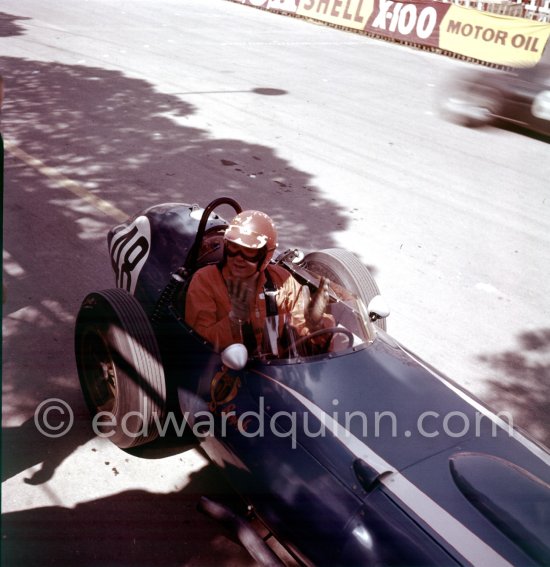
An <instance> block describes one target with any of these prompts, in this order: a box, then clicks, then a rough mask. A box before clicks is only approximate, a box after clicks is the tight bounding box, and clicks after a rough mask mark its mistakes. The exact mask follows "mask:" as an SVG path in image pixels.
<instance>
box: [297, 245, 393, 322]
mask: <svg viewBox="0 0 550 567" xmlns="http://www.w3.org/2000/svg"><path fill="white" fill-rule="evenodd" d="M300 265H301V266H303V267H304V268H306V269H308V270H309V271H311V272H314V273H316V274H318V275H319V276H325V277H327V278H328V279H329V280H330V281H331V282H334V283H336V284H338V285H340V286H342V287H344V288H346V289H347V290H349V291H351V292H352V293H354V294H355V295H356V296H357V297H359V299H361V300H362V301H363V303H364V304H365V307H367V306H368V304H369V302H370V300H371V299H372V298H373V297H375V296H376V295H379V294H380V290H379V289H378V285H377V284H376V281H375V280H374V278H373V276H372V274H371V273H370V271H369V269H368V268H367V267H366V266H365V265H364V264H362V263H361V262H360V261H359V259H358V258H357V257H356V256H355V255H353V254H352V253H351V252H349V251H347V250H344V249H342V248H327V249H325V250H319V251H318V252H311V253H310V254H307V255H306V256H305V257H304V259H303V260H302V261H301V262H300ZM376 325H377V326H378V327H380V328H381V329H383V330H384V331H385V330H386V320H385V319H379V320H377V321H376Z"/></svg>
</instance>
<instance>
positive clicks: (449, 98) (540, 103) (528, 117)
mask: <svg viewBox="0 0 550 567" xmlns="http://www.w3.org/2000/svg"><path fill="white" fill-rule="evenodd" d="M439 107H440V112H441V114H442V115H443V116H444V117H445V118H447V119H448V120H450V121H452V122H455V123H457V124H461V125H463V126H468V127H480V126H489V125H494V126H498V125H501V124H505V123H507V124H512V125H515V126H519V127H520V128H526V129H528V130H532V131H534V132H537V133H539V134H542V135H543V136H550V48H547V49H546V50H545V52H544V53H543V55H542V57H541V60H540V61H539V62H538V63H537V64H536V65H535V66H534V67H529V68H516V69H512V70H509V71H499V70H495V69H476V70H475V71H470V72H467V73H462V74H460V75H458V76H457V77H454V78H453V79H452V80H451V81H450V83H449V85H448V86H447V88H446V89H445V92H444V93H443V95H442V96H441V97H440V100H439Z"/></svg>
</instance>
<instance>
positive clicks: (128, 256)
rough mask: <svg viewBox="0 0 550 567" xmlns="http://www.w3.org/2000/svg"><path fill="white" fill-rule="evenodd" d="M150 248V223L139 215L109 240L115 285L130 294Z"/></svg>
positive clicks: (133, 289)
mask: <svg viewBox="0 0 550 567" xmlns="http://www.w3.org/2000/svg"><path fill="white" fill-rule="evenodd" d="M150 250H151V225H150V223H149V219H148V218H147V217H146V216H144V215H141V216H139V217H137V218H136V219H135V220H134V222H132V223H131V224H130V225H128V226H127V227H126V228H124V229H122V230H121V231H119V232H117V233H116V234H115V235H114V237H113V239H112V240H111V247H110V250H109V253H110V255H111V262H112V264H113V269H114V271H115V276H116V286H117V287H119V288H122V289H125V290H126V291H129V292H130V293H131V294H133V293H134V291H135V289H136V284H137V281H138V278H139V274H140V272H141V270H142V268H143V266H144V265H145V262H146V261H147V258H148V257H149V251H150Z"/></svg>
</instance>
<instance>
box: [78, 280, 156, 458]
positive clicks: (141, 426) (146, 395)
mask: <svg viewBox="0 0 550 567" xmlns="http://www.w3.org/2000/svg"><path fill="white" fill-rule="evenodd" d="M75 354H76V364H77V368H78V375H79V379H80V385H81V387H82V392H83V394H84V398H85V400H86V403H87V405H88V407H89V409H90V411H91V413H92V415H93V416H94V424H95V426H96V427H97V432H98V433H99V434H100V435H101V436H104V437H108V438H109V439H110V440H111V441H112V442H113V443H114V444H115V445H117V446H118V447H120V448H122V449H128V448H131V447H136V446H138V445H142V444H144V443H148V442H149V441H152V440H153V439H155V438H156V437H158V434H159V429H160V427H161V424H162V423H163V419H164V414H165V412H166V383H165V378H164V370H163V367H162V362H161V357H160V351H159V348H158V345H157V342H156V339H155V336H154V334H153V330H152V328H151V325H150V323H149V320H148V319H147V316H146V314H145V312H144V311H143V309H142V308H141V305H140V304H139V302H138V301H137V300H136V299H135V298H134V297H133V296H132V295H130V294H129V293H127V292H126V291H124V290H122V289H110V290H106V291H101V292H96V293H91V294H89V295H88V296H87V297H86V298H85V299H84V301H83V303H82V306H81V308H80V311H79V313H78V317H77V320H76V326H75Z"/></svg>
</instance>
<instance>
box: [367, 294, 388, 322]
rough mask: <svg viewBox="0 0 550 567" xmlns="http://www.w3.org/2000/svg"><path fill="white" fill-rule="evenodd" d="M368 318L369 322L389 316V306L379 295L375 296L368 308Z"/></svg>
mask: <svg viewBox="0 0 550 567" xmlns="http://www.w3.org/2000/svg"><path fill="white" fill-rule="evenodd" d="M367 309H368V312H369V318H370V320H371V321H378V319H385V318H386V317H387V316H388V315H389V314H390V306H389V305H388V304H387V302H386V300H385V299H384V298H383V297H382V296H381V295H375V296H374V297H373V298H372V299H371V300H370V301H369V306H368V308H367Z"/></svg>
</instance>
